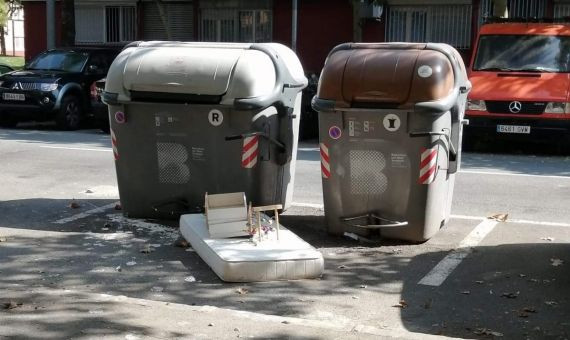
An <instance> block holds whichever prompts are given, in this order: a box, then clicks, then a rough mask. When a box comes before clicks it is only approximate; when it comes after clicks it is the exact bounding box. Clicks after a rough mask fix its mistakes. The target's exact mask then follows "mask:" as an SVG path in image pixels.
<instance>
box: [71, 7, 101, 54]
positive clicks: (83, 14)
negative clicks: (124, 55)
mask: <svg viewBox="0 0 570 340" xmlns="http://www.w3.org/2000/svg"><path fill="white" fill-rule="evenodd" d="M104 16H105V7H103V6H91V5H80V4H76V5H75V42H76V43H77V44H100V43H104V42H105V22H104Z"/></svg>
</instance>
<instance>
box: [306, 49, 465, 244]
mask: <svg viewBox="0 0 570 340" xmlns="http://www.w3.org/2000/svg"><path fill="white" fill-rule="evenodd" d="M470 88H471V84H470V83H469V81H468V79H467V74H466V71H465V66H464V64H463V61H462V59H461V56H460V55H459V53H458V52H457V51H456V50H455V49H454V48H453V47H451V46H449V45H446V44H431V43H428V44H407V43H376V44H342V45H339V46H337V47H335V48H334V49H333V50H332V51H331V52H330V54H329V56H328V58H327V60H326V62H325V65H324V68H323V71H322V73H321V77H320V80H319V87H318V91H317V95H316V96H315V97H314V98H313V102H312V104H313V108H314V109H315V110H317V111H318V112H319V142H320V153H321V173H322V183H323V195H324V206H325V216H326V221H327V228H328V231H329V232H331V233H333V234H343V233H345V232H352V233H356V234H360V235H363V236H371V234H373V233H379V234H380V236H381V237H387V238H396V239H402V240H408V241H412V242H423V241H425V240H428V239H429V238H431V237H432V236H433V235H434V234H435V233H436V232H437V231H438V230H439V229H440V228H441V227H442V226H443V225H444V224H445V223H447V221H448V219H449V216H450V210H451V200H452V196H453V186H454V179H455V173H456V172H457V171H458V169H459V164H460V155H461V137H462V124H463V123H464V122H465V121H464V119H463V117H464V112H465V102H466V99H467V93H468V92H469V90H470Z"/></svg>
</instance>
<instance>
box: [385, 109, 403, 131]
mask: <svg viewBox="0 0 570 340" xmlns="http://www.w3.org/2000/svg"><path fill="white" fill-rule="evenodd" d="M383 123H384V128H385V129H386V130H388V131H391V132H394V131H398V129H399V128H400V124H401V121H400V117H398V116H396V115H395V114H393V113H390V114H387V115H386V116H385V117H384V121H383Z"/></svg>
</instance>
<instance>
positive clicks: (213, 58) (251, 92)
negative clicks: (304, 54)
mask: <svg viewBox="0 0 570 340" xmlns="http://www.w3.org/2000/svg"><path fill="white" fill-rule="evenodd" d="M306 85H307V79H306V78H305V75H304V73H303V69H302V66H301V63H300V62H299V60H298V58H297V56H296V55H295V53H294V52H293V51H291V50H290V49H289V48H287V47H285V46H283V45H280V44H230V43H180V42H138V43H133V44H131V45H129V46H127V47H126V48H125V49H124V50H123V51H122V52H121V53H120V54H119V56H118V57H117V58H116V59H115V60H114V62H113V64H112V65H111V68H110V70H109V73H108V75H107V82H106V86H105V92H104V94H103V98H104V101H105V102H106V103H107V105H108V107H109V119H110V123H111V138H112V143H113V151H114V155H115V165H116V171H117V180H118V185H119V194H120V198H121V203H122V207H123V211H124V213H125V214H126V215H127V216H130V217H143V218H159V217H160V218H167V217H175V216H177V215H179V214H181V213H186V212H194V211H200V210H202V209H203V205H204V194H205V193H206V192H208V193H211V194H217V193H228V192H245V193H246V195H247V199H248V201H252V202H253V204H254V205H268V204H282V205H283V206H284V208H286V207H287V206H288V205H289V204H290V202H291V198H292V195H293V184H294V173H295V159H296V153H297V136H298V129H299V119H300V104H301V90H302V89H303V88H304V87H305V86H306Z"/></svg>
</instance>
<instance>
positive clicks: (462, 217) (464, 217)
mask: <svg viewBox="0 0 570 340" xmlns="http://www.w3.org/2000/svg"><path fill="white" fill-rule="evenodd" d="M450 217H451V218H455V219H458V220H477V221H481V220H484V219H486V217H479V216H468V215H451V216H450ZM505 223H518V224H536V225H544V226H549V227H570V223H563V222H542V221H531V220H519V219H507V220H506V221H505Z"/></svg>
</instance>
